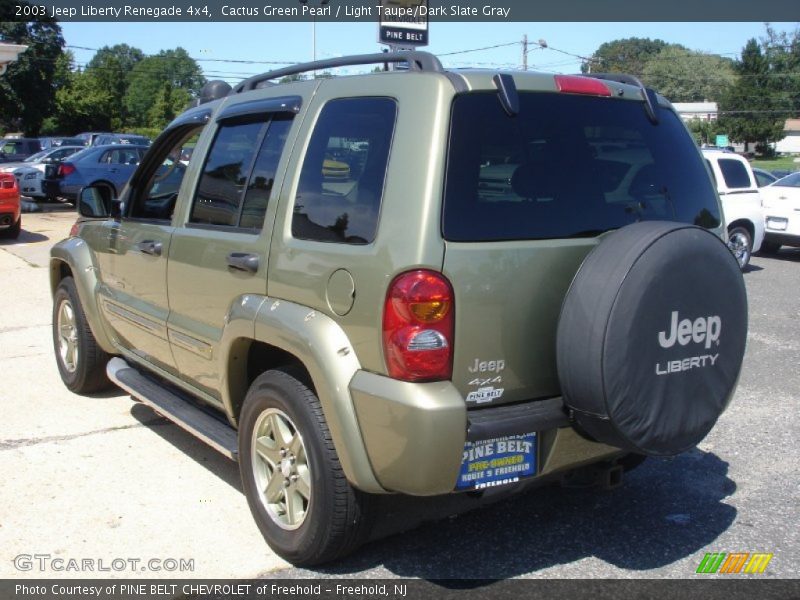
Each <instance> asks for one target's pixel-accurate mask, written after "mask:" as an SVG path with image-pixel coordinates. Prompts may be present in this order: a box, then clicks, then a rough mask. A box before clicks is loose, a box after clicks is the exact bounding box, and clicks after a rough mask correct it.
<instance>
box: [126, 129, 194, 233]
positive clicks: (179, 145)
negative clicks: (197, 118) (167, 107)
mask: <svg viewBox="0 0 800 600" xmlns="http://www.w3.org/2000/svg"><path fill="white" fill-rule="evenodd" d="M202 129H203V127H202V126H189V127H186V128H185V129H183V130H182V131H177V132H176V134H175V135H176V136H177V137H176V139H175V142H174V143H172V144H171V145H170V144H168V145H167V146H164V147H163V148H162V149H161V151H160V152H159V154H160V156H159V157H158V158H159V159H160V162H155V163H152V164H153V165H154V167H153V168H154V169H155V171H154V172H153V173H150V174H149V175H145V176H144V177H143V178H142V180H143V181H146V182H147V183H145V184H144V185H142V186H141V188H140V189H139V190H136V191H134V194H133V197H132V200H131V202H132V206H131V208H130V212H129V213H128V216H129V217H131V218H133V219H152V220H159V221H162V220H163V221H168V220H170V219H172V213H173V211H174V210H175V202H176V201H177V199H178V191H179V190H180V187H181V183H182V182H183V177H184V175H185V174H186V165H184V164H183V163H182V162H180V161H179V160H178V157H179V156H180V154H181V151H182V149H183V147H184V146H185V145H186V144H189V143H193V142H195V141H196V140H197V138H198V137H199V135H200V131H202ZM125 152H128V153H129V154H131V155H132V157H133V158H134V159H135V160H136V161H137V162H138V161H139V160H141V157H142V155H143V154H144V151H143V150H140V149H131V150H125Z"/></svg>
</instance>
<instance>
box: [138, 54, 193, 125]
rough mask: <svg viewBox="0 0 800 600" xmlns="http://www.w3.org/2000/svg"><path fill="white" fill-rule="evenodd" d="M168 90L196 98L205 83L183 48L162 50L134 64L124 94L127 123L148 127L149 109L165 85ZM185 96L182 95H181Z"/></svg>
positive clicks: (162, 91)
mask: <svg viewBox="0 0 800 600" xmlns="http://www.w3.org/2000/svg"><path fill="white" fill-rule="evenodd" d="M166 83H168V84H170V85H171V90H172V91H174V90H178V89H181V90H185V92H186V93H187V94H188V95H189V98H193V97H196V96H197V94H198V92H199V91H200V88H202V87H203V84H204V83H205V78H204V77H203V74H202V71H201V70H200V67H199V66H197V63H196V62H195V60H194V59H193V58H191V57H190V56H189V55H188V54H187V53H186V50H184V49H183V48H176V49H175V50H162V51H161V52H159V53H158V54H156V55H153V56H148V57H145V58H143V59H142V60H140V61H139V62H138V63H136V65H135V66H134V67H133V70H132V71H131V73H130V77H129V79H128V89H127V92H126V94H125V107H126V109H127V111H128V123H127V125H130V126H150V123H149V117H150V111H151V109H152V108H153V105H154V104H155V102H156V100H157V98H158V97H159V94H163V93H164V89H165V88H164V85H165V84H166ZM184 97H185V96H184Z"/></svg>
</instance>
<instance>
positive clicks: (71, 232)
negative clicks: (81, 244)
mask: <svg viewBox="0 0 800 600" xmlns="http://www.w3.org/2000/svg"><path fill="white" fill-rule="evenodd" d="M79 229H80V223H78V221H75V222H74V223H73V224H72V227H70V228H69V237H76V236H77V235H78V230H79Z"/></svg>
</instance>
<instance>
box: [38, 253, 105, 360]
mask: <svg viewBox="0 0 800 600" xmlns="http://www.w3.org/2000/svg"><path fill="white" fill-rule="evenodd" d="M64 264H66V265H67V267H68V268H69V270H70V271H71V273H72V278H73V279H74V280H75V287H76V289H77V290H78V297H79V298H80V301H81V307H82V308H83V312H84V314H85V315H86V321H87V322H88V324H89V328H90V329H91V330H92V334H93V335H94V338H95V340H96V341H97V343H98V345H99V346H100V347H101V348H102V349H103V350H104V351H105V352H107V353H109V354H117V353H118V350H117V348H116V347H115V346H114V344H113V343H112V341H111V338H110V337H109V335H108V330H107V329H106V327H105V325H104V322H103V317H102V314H101V313H100V307H99V305H98V302H97V288H98V286H99V285H100V283H99V281H98V279H97V266H96V265H95V263H94V258H93V256H92V252H91V250H90V248H89V246H88V245H87V244H86V242H85V241H83V240H82V239H81V238H78V237H71V238H67V239H65V240H62V241H60V242H58V243H57V244H56V245H55V246H53V248H52V249H51V250H50V294H51V295H54V294H55V291H56V288H57V287H58V284H59V282H60V281H61V279H62V277H61V268H62V265H64Z"/></svg>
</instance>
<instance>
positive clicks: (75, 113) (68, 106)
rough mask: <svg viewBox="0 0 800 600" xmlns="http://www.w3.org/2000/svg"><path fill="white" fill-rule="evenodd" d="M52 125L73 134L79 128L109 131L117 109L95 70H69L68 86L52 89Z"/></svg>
mask: <svg viewBox="0 0 800 600" xmlns="http://www.w3.org/2000/svg"><path fill="white" fill-rule="evenodd" d="M55 105H56V110H55V114H54V116H53V119H52V121H53V125H52V128H53V129H54V130H55V131H56V132H58V133H65V134H70V135H74V134H76V133H79V132H81V131H110V130H111V129H112V127H111V121H112V115H114V114H115V113H116V111H117V109H118V106H117V104H116V102H115V98H114V95H113V93H112V91H111V90H109V89H106V88H104V87H103V85H102V84H101V82H100V81H99V80H98V78H97V71H96V70H88V69H87V70H86V71H75V72H73V73H70V77H69V83H68V85H65V86H63V87H62V88H61V89H59V90H58V91H57V92H56V103H55Z"/></svg>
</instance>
